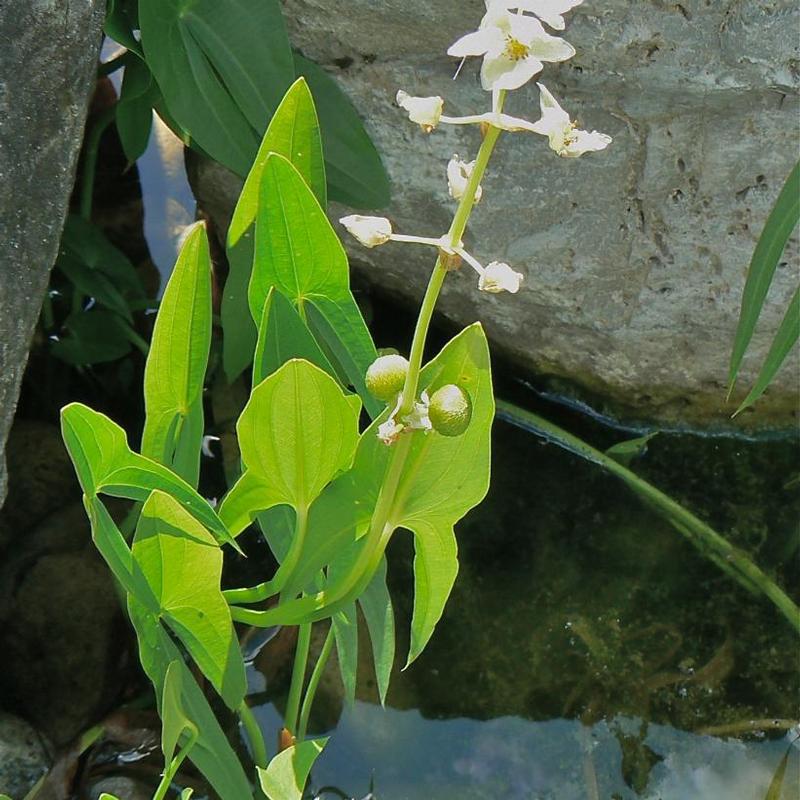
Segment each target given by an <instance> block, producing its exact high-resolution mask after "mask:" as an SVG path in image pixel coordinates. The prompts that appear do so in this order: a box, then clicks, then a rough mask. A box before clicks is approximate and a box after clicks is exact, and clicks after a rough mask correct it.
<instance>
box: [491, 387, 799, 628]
mask: <svg viewBox="0 0 800 800" xmlns="http://www.w3.org/2000/svg"><path fill="white" fill-rule="evenodd" d="M497 410H498V411H499V412H501V413H504V414H505V415H506V416H507V417H508V418H510V419H511V420H512V421H514V422H517V423H518V424H519V425H521V426H522V427H524V428H527V429H528V430H531V431H533V432H534V433H538V434H539V435H541V436H545V437H546V438H547V439H548V440H550V441H552V442H554V443H556V444H558V445H560V446H561V447H564V448H565V449H566V450H569V451H570V452H571V453H574V454H575V455H578V456H580V457H581V458H585V459H586V460H587V461H591V462H593V463H595V464H598V465H599V466H601V467H603V468H604V469H606V470H608V471H609V472H610V473H612V474H613V475H616V476H617V477H618V478H620V479H621V480H622V481H624V482H625V483H626V484H628V486H629V487H630V488H631V489H633V490H634V491H635V492H636V493H637V494H638V495H640V496H641V497H643V498H644V499H645V500H647V501H648V502H649V503H650V504H651V505H653V506H654V507H655V508H656V510H657V511H659V512H660V513H661V514H663V515H664V516H665V517H666V519H667V520H668V521H669V522H670V523H671V524H672V525H673V527H675V528H676V529H677V530H678V531H679V532H680V533H682V534H683V535H684V536H685V537H686V538H687V539H688V540H689V541H690V542H691V543H692V544H693V545H694V546H695V547H696V548H697V549H698V550H700V552H701V553H703V554H704V555H705V556H706V557H707V558H710V559H711V560H712V561H714V563H715V564H717V565H718V566H719V567H720V568H721V569H722V570H724V571H725V572H726V573H728V574H729V575H731V576H732V577H733V578H734V579H735V580H737V581H738V582H739V583H741V584H742V585H743V586H744V587H745V588H747V589H749V590H750V591H753V592H756V593H758V594H763V595H764V596H765V597H767V598H768V599H769V600H770V601H771V602H772V603H773V604H774V605H775V607H776V608H777V609H778V610H779V611H780V612H781V614H783V616H784V617H786V619H787V620H788V621H789V623H790V624H791V625H792V627H793V628H794V629H795V630H796V631H797V632H798V633H800V608H798V607H797V606H796V605H795V604H794V602H792V600H791V598H790V597H789V596H788V595H787V594H786V593H785V592H784V591H783V589H781V588H780V586H778V584H776V583H775V581H773V580H772V579H771V578H769V577H768V576H767V575H765V574H764V573H763V572H762V571H761V569H760V568H759V567H758V566H757V565H756V564H755V563H754V562H753V561H751V560H750V559H749V558H748V557H747V556H746V555H745V554H744V553H742V552H741V551H740V550H738V549H737V548H735V547H734V546H733V545H732V544H731V543H730V542H729V541H728V540H727V539H725V538H724V537H723V536H721V535H720V534H719V533H717V531H715V530H714V529H713V528H711V527H710V526H708V525H706V523H705V522H703V521H702V520H700V519H698V518H697V517H696V516H695V515H694V514H692V512H691V511H689V510H688V509H687V508H684V507H683V506H682V505H681V504H680V503H678V502H677V501H675V500H673V499H672V498H671V497H670V496H669V495H666V494H664V492H662V491H660V490H659V489H656V487H655V486H653V485H652V484H650V483H648V482H647V481H645V480H643V479H642V478H640V477H639V476H638V475H637V474H636V473H634V472H631V471H630V470H629V469H626V468H625V467H623V466H622V464H619V463H618V462H616V461H614V459H613V458H610V457H609V456H607V455H606V454H605V453H601V452H600V451H599V450H595V449H594V448H593V447H591V446H590V445H588V444H586V442H584V441H583V440H582V439H579V438H578V437H577V436H573V435H572V434H570V433H567V431H565V430H562V429H561V428H559V427H558V426H556V425H553V424H552V423H551V422H548V421H547V420H545V419H542V418H541V417H539V416H537V415H536V414H532V413H531V412H530V411H525V410H524V409H521V408H519V407H517V406H515V405H512V404H511V403H507V402H504V401H502V400H498V401H497Z"/></svg>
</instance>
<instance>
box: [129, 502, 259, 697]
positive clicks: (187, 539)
mask: <svg viewBox="0 0 800 800" xmlns="http://www.w3.org/2000/svg"><path fill="white" fill-rule="evenodd" d="M133 557H134V559H135V561H136V563H137V564H138V565H139V567H140V568H141V570H142V573H143V575H144V576H145V579H146V580H147V582H148V584H149V585H150V588H151V590H152V591H153V593H154V594H155V596H156V599H157V600H158V603H159V616H160V617H161V618H162V619H163V620H164V622H166V624H167V625H169V627H170V628H171V629H172V630H173V631H174V633H175V634H176V635H177V637H178V638H179V639H180V640H181V641H182V642H183V644H184V646H185V647H186V649H187V650H188V651H189V653H190V655H191V656H192V658H193V659H194V661H195V662H196V663H197V665H198V667H200V669H201V670H202V672H203V674H204V675H205V676H206V677H207V678H208V680H209V681H210V682H211V684H212V685H213V686H214V688H215V689H216V690H217V692H218V693H219V694H220V696H221V697H222V698H223V700H225V703H226V704H227V705H228V707H229V708H231V709H236V708H238V706H239V704H240V703H241V702H242V699H243V697H244V692H245V688H246V682H245V674H244V662H243V661H242V657H241V653H240V652H239V642H238V640H237V638H236V633H235V632H234V629H233V622H232V621H231V614H230V609H229V608H228V604H227V603H226V602H225V599H224V598H223V596H222V591H221V590H220V580H221V577H222V551H221V550H220V549H219V545H218V544H217V542H216V541H215V540H214V538H213V537H212V536H211V534H209V533H208V531H206V529H205V528H204V527H203V526H202V525H201V524H200V523H199V522H197V520H196V519H194V517H192V516H191V515H190V514H189V513H188V512H187V511H185V510H184V509H183V508H182V507H181V506H180V505H178V503H177V502H176V501H175V500H173V499H172V498H171V497H169V495H166V494H164V493H162V492H159V491H155V492H153V493H152V494H151V495H150V497H149V498H148V500H147V502H146V503H145V504H144V507H143V508H142V513H141V516H140V517H139V524H138V525H137V527H136V536H135V538H134V541H133Z"/></svg>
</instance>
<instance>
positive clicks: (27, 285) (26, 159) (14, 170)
mask: <svg viewBox="0 0 800 800" xmlns="http://www.w3.org/2000/svg"><path fill="white" fill-rule="evenodd" d="M105 5H106V4H105V3H103V2H99V1H98V0H81V2H79V3H61V2H56V1H55V0H35V2H33V3H27V4H26V5H25V8H24V12H23V11H22V10H21V8H20V6H19V5H18V4H16V3H3V4H2V5H0V243H2V244H0V247H2V255H1V256H0V259H1V262H0V270H2V279H1V280H0V504H2V501H3V500H4V499H5V464H4V459H3V455H2V454H3V447H4V445H5V441H6V436H7V434H8V428H9V426H10V425H11V419H12V417H13V414H14V408H15V406H16V403H17V396H18V393H19V384H20V381H21V379H22V373H23V371H24V369H25V363H26V361H27V358H28V347H29V345H30V341H31V336H32V334H33V329H34V325H35V324H36V320H37V318H38V316H39V310H40V308H41V305H42V298H43V296H44V291H45V288H46V286H47V279H48V275H49V273H50V268H51V267H52V265H53V262H54V260H55V257H56V252H57V249H58V242H59V238H60V236H61V228H62V225H63V223H64V216H65V214H66V211H67V201H68V200H69V195H70V192H71V190H72V184H73V179H74V175H75V163H76V161H77V157H78V151H79V149H80V144H81V140H82V138H83V125H84V121H85V119H86V108H87V103H88V100H89V92H90V89H91V87H92V78H93V75H94V69H95V65H96V64H97V55H98V52H99V47H100V32H101V26H102V23H103V16H104V13H105Z"/></svg>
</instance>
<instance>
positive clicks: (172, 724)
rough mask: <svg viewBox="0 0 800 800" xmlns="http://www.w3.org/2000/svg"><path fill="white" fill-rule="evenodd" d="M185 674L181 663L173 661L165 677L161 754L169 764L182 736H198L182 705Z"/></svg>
mask: <svg viewBox="0 0 800 800" xmlns="http://www.w3.org/2000/svg"><path fill="white" fill-rule="evenodd" d="M182 687H183V672H182V670H181V662H180V661H172V662H170V665H169V666H168V667H167V672H166V674H165V675H164V691H163V694H162V699H161V723H162V725H161V752H162V753H163V754H164V759H165V761H166V763H167V764H169V762H170V761H172V757H173V756H174V755H175V749H176V748H177V746H178V741H179V740H180V738H181V734H182V733H183V732H184V731H187V732H189V733H190V735H192V736H197V728H195V726H194V723H193V722H192V721H191V720H190V719H189V718H188V717H187V716H186V713H185V712H184V710H183V704H182V703H181V693H182Z"/></svg>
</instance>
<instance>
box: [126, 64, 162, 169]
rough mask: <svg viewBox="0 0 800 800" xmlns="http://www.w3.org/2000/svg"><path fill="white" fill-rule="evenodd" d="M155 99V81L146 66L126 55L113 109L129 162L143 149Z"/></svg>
mask: <svg viewBox="0 0 800 800" xmlns="http://www.w3.org/2000/svg"><path fill="white" fill-rule="evenodd" d="M158 100H159V91H158V84H157V83H156V81H155V78H154V77H153V73H152V72H150V68H149V67H148V66H147V64H145V62H144V61H142V59H140V58H129V59H128V61H127V62H126V64H125V74H124V75H123V78H122V90H121V91H120V96H119V102H118V103H117V112H116V123H117V132H118V133H119V139H120V142H121V143H122V150H123V152H124V153H125V157H126V158H127V159H128V163H129V164H133V162H134V161H136V160H137V159H138V158H139V156H141V155H142V153H144V151H145V150H146V149H147V143H148V141H149V140H150V130H151V128H152V127H153V106H154V105H155V104H156V103H157V102H158Z"/></svg>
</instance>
